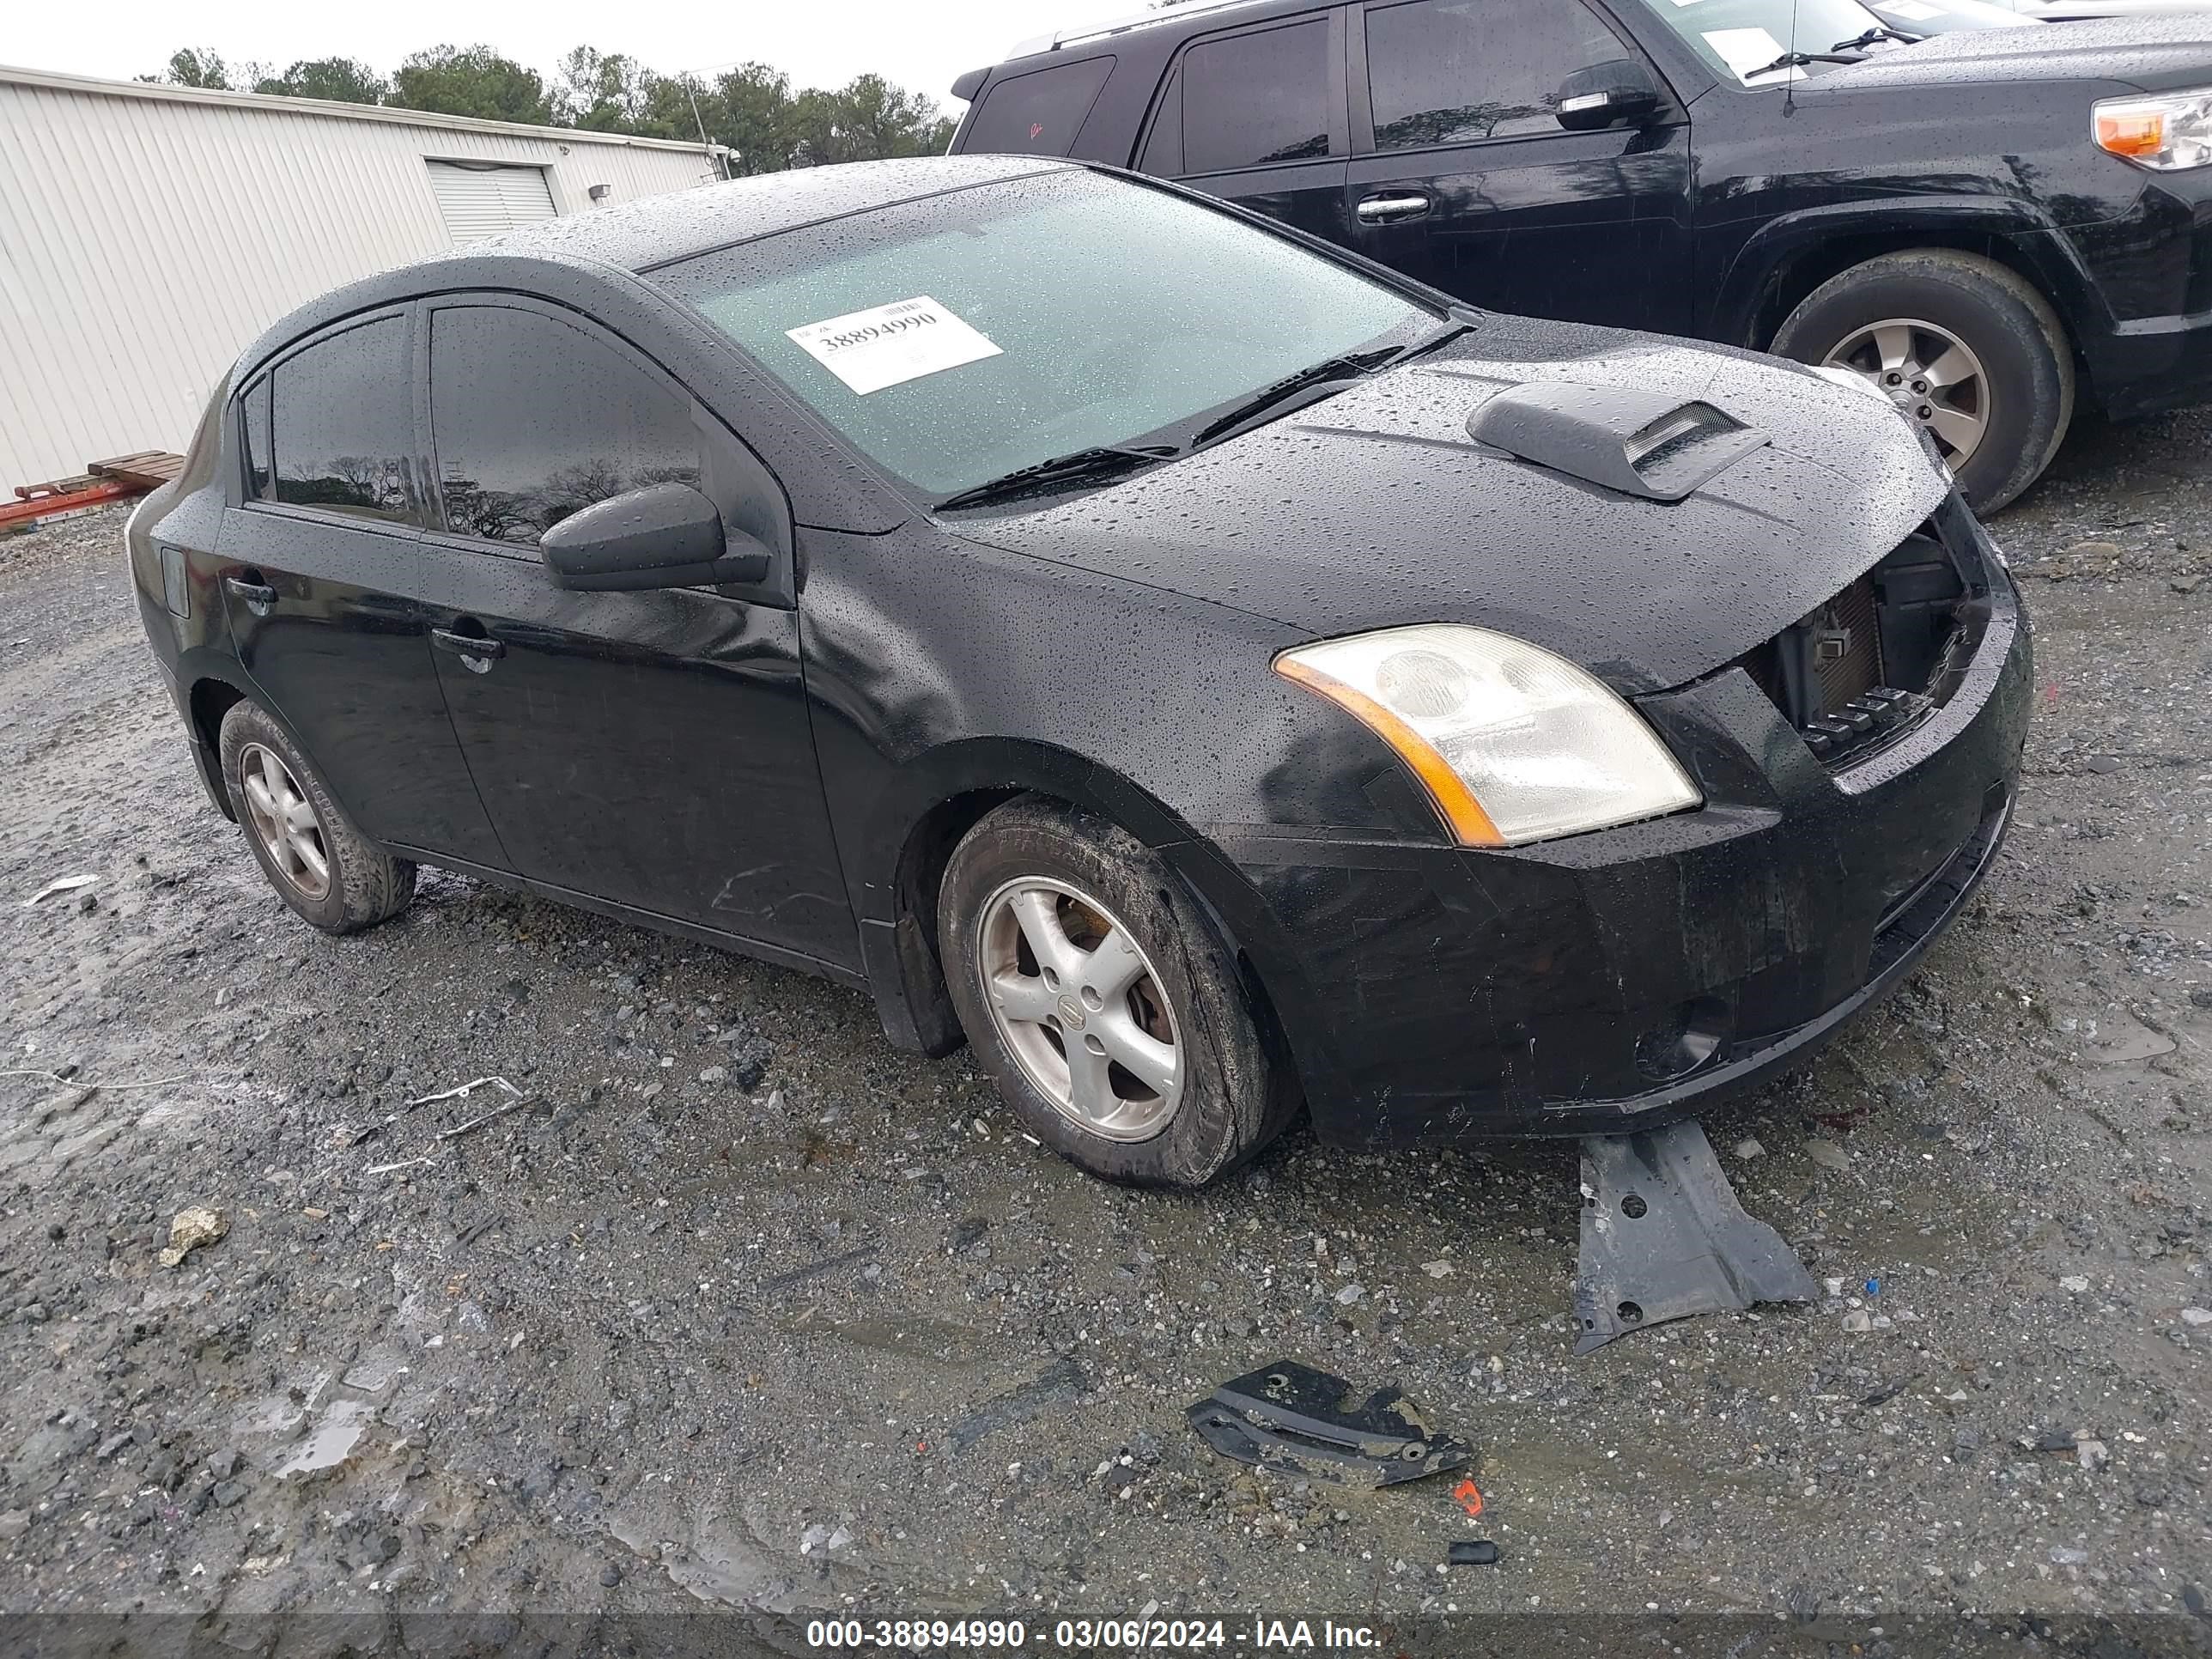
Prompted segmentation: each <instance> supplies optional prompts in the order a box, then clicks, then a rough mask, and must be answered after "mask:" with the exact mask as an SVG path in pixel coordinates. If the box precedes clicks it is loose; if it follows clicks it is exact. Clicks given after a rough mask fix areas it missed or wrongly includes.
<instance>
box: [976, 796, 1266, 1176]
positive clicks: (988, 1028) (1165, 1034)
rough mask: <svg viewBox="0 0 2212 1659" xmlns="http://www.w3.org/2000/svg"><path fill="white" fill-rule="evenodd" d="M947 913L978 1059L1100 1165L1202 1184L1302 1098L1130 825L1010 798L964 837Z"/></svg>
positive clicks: (1160, 865)
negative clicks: (1130, 829)
mask: <svg viewBox="0 0 2212 1659" xmlns="http://www.w3.org/2000/svg"><path fill="white" fill-rule="evenodd" d="M938 918H939V919H938V929H939V947H940V949H941V950H942V951H943V953H944V960H945V977H946V979H947V981H948V982H949V984H950V987H951V992H952V1000H953V1003H954V1006H956V1007H957V1008H958V1010H959V1012H960V1021H961V1024H963V1026H964V1027H965V1028H966V1029H967V1032H968V1040H969V1045H970V1046H971V1047H972V1048H974V1049H975V1054H976V1056H977V1058H978V1059H980V1060H981V1061H982V1063H983V1065H984V1066H985V1067H986V1068H987V1070H988V1071H989V1072H990V1073H991V1074H992V1076H993V1077H994V1079H995V1080H996V1081H997V1083H998V1085H999V1092H1000V1095H1001V1096H1002V1097H1004V1098H1005V1100H1006V1104H1007V1105H1008V1106H1009V1107H1010V1108H1012V1110H1013V1112H1014V1114H1015V1115H1016V1116H1017V1117H1018V1118H1019V1119H1020V1120H1021V1121H1022V1123H1023V1126H1024V1127H1026V1128H1027V1129H1028V1130H1029V1131H1030V1133H1032V1134H1034V1135H1036V1137H1037V1138H1038V1139H1040V1140H1042V1141H1043V1142H1044V1143H1045V1144H1046V1145H1047V1146H1051V1147H1052V1148H1053V1149H1054V1151H1055V1152H1060V1153H1061V1154H1062V1155H1063V1156H1065V1157H1066V1158H1070V1159H1072V1160H1073V1162H1074V1163H1076V1164H1080V1165H1081V1166H1082V1167H1083V1168H1084V1169H1085V1170H1089V1171H1091V1174H1093V1175H1097V1176H1103V1177H1105V1178H1106V1179H1107V1180H1109V1181H1120V1182H1130V1183H1133V1184H1135V1185H1140V1186H1155V1187H1203V1186H1204V1185H1206V1183H1207V1182H1210V1181H1212V1180H1213V1179H1214V1178H1215V1177H1217V1176H1220V1175H1222V1174H1224V1173H1225V1172H1226V1171H1227V1170H1232V1169H1234V1168H1235V1167H1236V1166H1237V1164H1241V1163H1243V1161H1244V1160H1245V1159H1246V1158H1249V1157H1251V1156H1252V1154H1253V1153H1255V1152H1258V1151H1259V1150H1260V1149H1261V1147H1262V1146H1266V1145H1267V1143H1268V1142H1269V1141H1270V1140H1272V1139H1274V1137H1275V1135H1276V1134H1277V1133H1279V1131H1280V1129H1281V1128H1282V1127H1283V1125H1284V1123H1285V1121H1288V1119H1289V1117H1290V1115H1291V1112H1292V1111H1293V1110H1294V1109H1296V1107H1297V1085H1296V1081H1295V1077H1294V1074H1293V1073H1292V1070H1291V1066H1289V1065H1288V1064H1287V1063H1285V1061H1284V1060H1282V1059H1280V1058H1279V1056H1278V1055H1276V1054H1274V1053H1273V1046H1272V1044H1271V1043H1270V1042H1268V1041H1267V1038H1266V1037H1265V1036H1263V1033H1262V1029H1261V1021H1260V1019H1259V1018H1257V1017H1255V1009H1254V1007H1253V1005H1252V1000H1251V999H1250V998H1249V996H1248V995H1247V994H1246V990H1245V987H1244V984H1243V981H1242V980H1241V979H1240V978H1239V976H1238V975H1237V967H1236V964H1235V963H1234V962H1233V960H1232V959H1231V957H1230V955H1229V952H1228V951H1226V950H1225V949H1224V948H1223V946H1222V945H1221V943H1220V941H1219V939H1218V938H1217V937H1216V935H1215V933H1214V932H1213V929H1212V927H1210V926H1209V925H1208V923H1207V921H1206V918H1205V916H1204V915H1203V914H1202V913H1201V911H1200V908H1199V907H1198V905H1197V904H1196V903H1195V902H1193V901H1192V899H1191V898H1190V897H1189V896H1188V894H1187V893H1186V892H1185V890H1184V889H1183V887H1182V882H1181V879H1180V878H1178V877H1176V874H1175V873H1174V872H1172V871H1170V869H1169V868H1168V867H1167V866H1166V865H1165V864H1164V862H1162V861H1161V860H1160V858H1159V857H1158V854H1155V853H1153V852H1152V850H1151V849H1150V848H1146V846H1145V845H1144V844H1143V843H1142V842H1139V841H1138V840H1137V839H1136V837H1134V836H1131V835H1129V834H1128V833H1127V831H1126V830H1123V829H1120V828H1118V827H1117V826H1115V825H1114V824H1112V823H1108V822H1107V821H1105V820H1104V819H1103V818H1100V817H1096V816H1094V815H1092V814H1091V813H1088V812H1085V811H1079V810H1078V809H1076V808H1073V807H1068V806H1062V805H1057V804H1055V803H1050V802H1046V801H1042V800H1035V799H1030V800H1018V801H1012V802H1009V803H1008V804H1007V805H1005V806H1002V807H1000V808H999V809H998V810H997V811H994V812H993V813H992V814H991V815H990V816H989V817H986V818H985V819H984V820H983V821H982V822H981V823H978V824H977V825H976V826H975V829H972V830H970V831H969V834H968V836H967V838H966V839H965V840H964V841H963V842H961V843H960V845H959V846H958V847H957V848H955V849H954V850H953V854H952V857H951V860H950V862H948V863H947V865H946V866H945V880H944V884H943V887H942V889H941V890H940V898H939V907H938Z"/></svg>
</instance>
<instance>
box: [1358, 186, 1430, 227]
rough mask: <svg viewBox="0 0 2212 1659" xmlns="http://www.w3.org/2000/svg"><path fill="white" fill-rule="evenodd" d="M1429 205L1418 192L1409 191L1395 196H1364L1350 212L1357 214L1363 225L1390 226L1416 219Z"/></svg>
mask: <svg viewBox="0 0 2212 1659" xmlns="http://www.w3.org/2000/svg"><path fill="white" fill-rule="evenodd" d="M1430 207H1431V202H1430V201H1429V198H1428V197H1426V196H1425V195H1423V194H1422V193H1421V192H1420V191H1417V190H1409V191H1401V192H1399V193H1397V194H1395V195H1384V196H1364V197H1360V201H1359V205H1358V207H1357V208H1355V209H1353V211H1354V212H1355V213H1357V214H1358V216H1359V222H1360V223H1361V224H1363V225H1390V224H1395V223H1397V222H1398V221H1399V220H1401V219H1418V218H1419V217H1420V216H1422V215H1423V214H1424V213H1426V212H1427V211H1428V210H1429V209H1430Z"/></svg>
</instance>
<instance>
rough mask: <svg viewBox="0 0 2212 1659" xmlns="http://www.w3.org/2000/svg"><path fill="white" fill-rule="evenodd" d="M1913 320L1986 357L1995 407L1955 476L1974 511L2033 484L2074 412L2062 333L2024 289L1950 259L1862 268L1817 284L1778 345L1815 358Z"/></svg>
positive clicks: (1788, 353) (1802, 358) (1800, 357)
mask: <svg viewBox="0 0 2212 1659" xmlns="http://www.w3.org/2000/svg"><path fill="white" fill-rule="evenodd" d="M1892 317H1897V318H1909V319H1914V320H1916V321H1919V322H1924V323H1929V324H1932V325H1935V326H1936V327H1937V328H1940V329H1942V330H1944V331H1946V332H1948V333H1949V334H1951V335H1952V336H1953V337H1954V338H1957V339H1960V340H1962V341H1964V342H1965V343H1966V346H1967V347H1968V348H1969V349H1971V350H1972V352H1973V354H1974V356H1977V357H1978V358H1979V359H1980V360H1981V364H1982V369H1983V372H1984V374H1986V375H1987V376H1988V379H1989V384H1990V398H1991V402H1992V403H1993V404H1994V405H1995V408H1994V410H1993V412H1992V418H1991V420H1990V427H1989V430H1988V431H1987V432H1986V433H1985V434H1984V435H1983V438H1982V441H1981V444H1980V447H1978V448H1977V449H1976V450H1975V452H1974V453H1973V455H1972V458H1971V459H1969V460H1968V461H1967V463H1966V465H1965V466H1963V467H1961V468H1960V470H1959V472H1958V475H1957V477H1958V483H1959V486H1960V489H1963V490H1964V491H1966V495H1967V497H1968V499H1969V500H1970V501H1972V503H1973V504H1974V507H1975V508H1976V510H1977V511H1983V512H1993V511H1995V510H1996V508H1997V507H2002V506H2003V505H2004V504H2005V503H2007V502H2008V501H2011V500H2012V498H2013V497H2014V496H2015V495H2018V494H2019V493H2020V492H2021V490H2023V489H2027V486H2028V485H2029V484H2031V483H2033V482H2034V481H2035V479H2036V477H2038V476H2039V474H2040V473H2041V472H2042V471H2043V469H2044V468H2045V466H2046V465H2049V464H2050V461H2051V456H2052V455H2053V454H2055V453H2057V448H2058V444H2059V441H2060V440H2061V439H2063V437H2064V436H2065V434H2066V425H2067V422H2068V419H2069V416H2070V414H2071V407H2070V405H2071V402H2072V398H2071V392H2072V380H2071V376H2070V373H2069V370H2070V363H2068V362H2062V361H2061V357H2062V355H2063V353H2064V352H2065V350H2066V346H2065V343H2064V341H2063V338H2062V339H2058V340H2055V341H2054V340H2053V339H2052V338H2051V335H2050V332H2049V329H2048V326H2047V325H2046V323H2045V319H2043V318H2041V317H2039V315H2038V314H2037V309H2036V307H2034V306H2033V305H2032V304H2031V303H2030V302H2029V301H2028V300H2027V299H2026V298H2024V297H2023V296H2022V295H2018V294H2015V293H2013V292H2012V291H2011V290H2010V289H2009V288H2008V286H2006V285H2005V284H2003V283H2001V282H1999V281H1997V280H1996V279H1994V278H1992V277H1990V276H1984V275H1983V274H1981V273H1980V272H1978V271H1977V270H1974V269H1973V268H1972V267H1971V266H1968V265H1965V264H1953V263H1951V262H1949V261H1944V262H1941V263H1939V262H1936V261H1934V260H1929V261H1924V262H1912V263H1905V262H1899V263H1898V264H1887V265H1881V264H1878V265H1875V266H1873V267H1864V266H1863V267H1860V268H1859V269H1857V270H1849V271H1845V272H1844V274H1843V275H1842V276H1838V277H1835V278H1833V279H1832V280H1831V281H1830V282H1828V283H1824V284H1823V285H1822V286H1821V287H1820V288H1819V289H1815V290H1814V292H1813V294H1812V295H1811V296H1810V297H1809V298H1808V299H1807V300H1806V301H1805V302H1804V303H1803V304H1802V305H1801V306H1799V307H1798V308H1797V309H1796V311H1795V312H1793V313H1790V317H1789V319H1788V320H1787V321H1785V322H1784V324H1783V325H1782V327H1781V328H1780V329H1779V330H1778V331H1777V332H1776V334H1775V337H1774V342H1773V346H1772V349H1773V350H1774V351H1775V352H1776V353H1778V355H1780V356H1785V357H1791V358H1795V359H1796V360H1797V361H1798V362H1805V363H1819V362H1822V361H1824V360H1825V359H1826V356H1827V354H1828V353H1829V352H1830V351H1832V350H1833V349H1835V348H1836V347H1837V346H1838V345H1840V344H1842V343H1843V342H1844V340H1845V339H1847V338H1848V337H1850V336H1851V335H1852V334H1854V333H1856V332H1857V331H1859V330H1860V329H1862V328H1864V327H1865V326H1867V325H1869V324H1870V323H1875V322H1880V321H1881V320H1882V319H1885V318H1892Z"/></svg>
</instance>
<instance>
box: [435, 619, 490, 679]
mask: <svg viewBox="0 0 2212 1659" xmlns="http://www.w3.org/2000/svg"><path fill="white" fill-rule="evenodd" d="M430 643H431V644H433V645H435V646H436V647H438V649H439V650H441V651H450V652H452V653H453V654H454V655H455V656H457V657H459V659H461V665H462V666H463V667H464V668H466V669H467V670H468V671H470V672H471V673H472V674H489V673H490V672H491V665H492V659H494V658H495V657H503V656H505V655H506V654H507V647H506V645H505V644H503V643H502V642H501V641H498V640H492V639H486V638H485V637H484V636H483V635H481V634H462V633H457V632H456V631H454V630H453V629H450V628H434V629H431V630H430Z"/></svg>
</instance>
